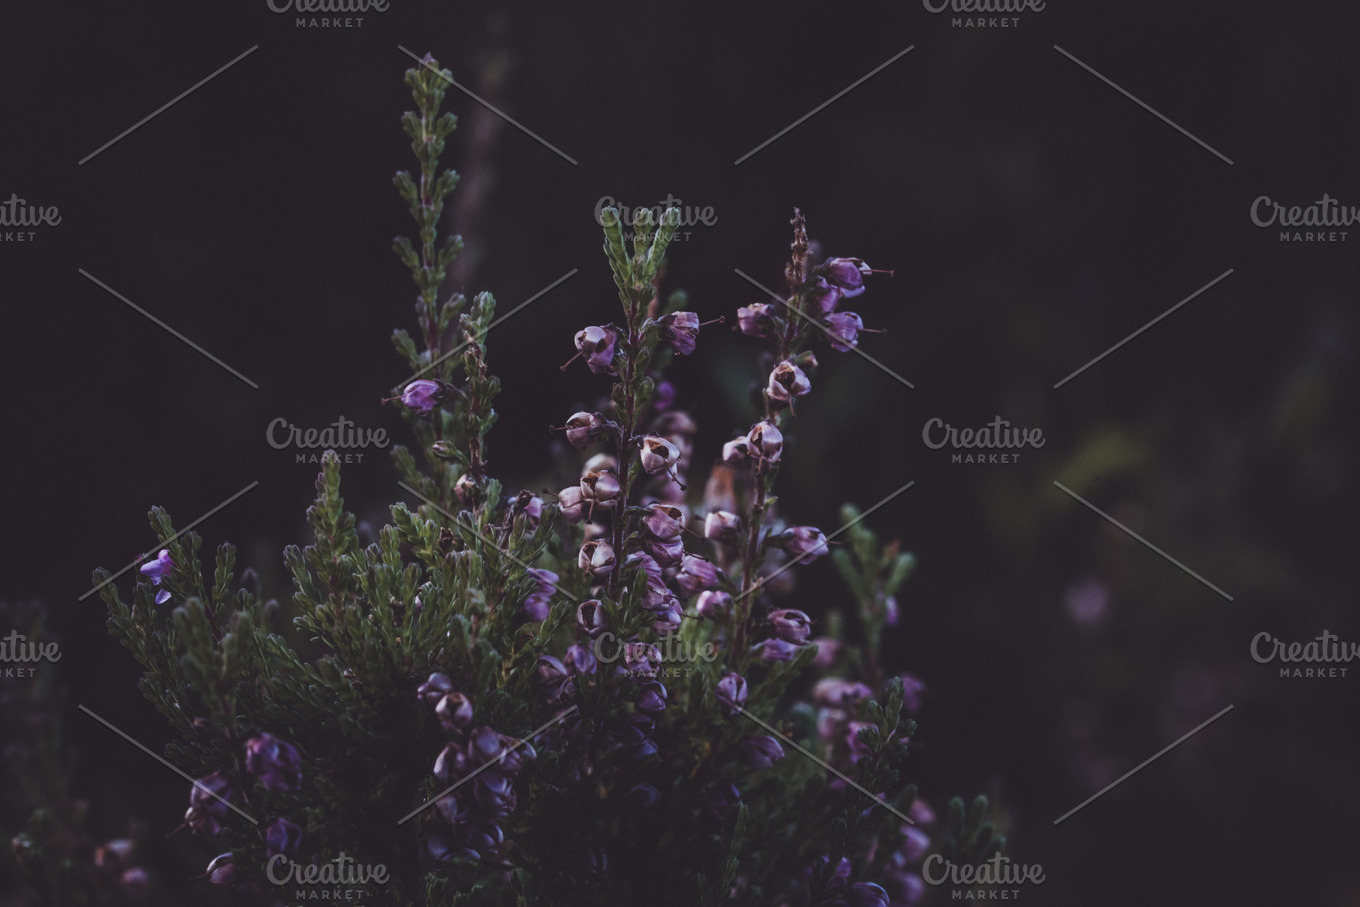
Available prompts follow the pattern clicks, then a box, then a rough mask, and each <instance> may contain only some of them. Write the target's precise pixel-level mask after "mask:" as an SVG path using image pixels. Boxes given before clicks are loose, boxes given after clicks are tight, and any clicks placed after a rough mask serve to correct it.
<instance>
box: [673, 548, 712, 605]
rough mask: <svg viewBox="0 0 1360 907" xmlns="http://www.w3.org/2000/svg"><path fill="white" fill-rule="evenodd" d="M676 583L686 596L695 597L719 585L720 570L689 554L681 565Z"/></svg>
mask: <svg viewBox="0 0 1360 907" xmlns="http://www.w3.org/2000/svg"><path fill="white" fill-rule="evenodd" d="M676 582H677V583H679V584H680V588H681V589H684V590H685V594H687V595H694V594H695V593H697V592H702V591H703V590H705V589H711V588H713V587H714V586H716V585H717V584H718V568H717V567H714V566H713V565H712V564H711V563H709V562H708V561H706V560H704V559H703V558H701V557H695V556H694V555H692V554H687V555H685V559H684V561H683V562H682V563H681V565H680V574H679V576H677V577H676Z"/></svg>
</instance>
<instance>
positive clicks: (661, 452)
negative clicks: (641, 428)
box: [639, 435, 680, 475]
mask: <svg viewBox="0 0 1360 907" xmlns="http://www.w3.org/2000/svg"><path fill="white" fill-rule="evenodd" d="M679 459H680V448H678V447H676V446H675V445H674V444H672V443H671V442H670V441H667V440H666V439H665V438H663V437H661V436H660V435H648V436H647V437H645V438H643V439H642V456H641V457H640V458H639V460H640V461H641V464H642V471H643V472H645V473H647V474H648V475H656V474H657V473H659V472H665V471H667V470H668V469H670V468H671V467H672V466H674V465H675V464H676V462H677V461H679Z"/></svg>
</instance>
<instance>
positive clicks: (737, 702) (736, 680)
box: [717, 674, 747, 718]
mask: <svg viewBox="0 0 1360 907" xmlns="http://www.w3.org/2000/svg"><path fill="white" fill-rule="evenodd" d="M746 693H747V690H746V678H745V677H742V676H741V675H740V674H727V675H725V676H724V677H723V679H722V680H719V681H718V691H717V696H718V705H719V706H721V707H722V710H723V714H724V715H727V716H728V717H729V718H730V717H732V716H733V715H735V714H736V713H737V711H738V710H739V709H741V707H742V706H744V705H746Z"/></svg>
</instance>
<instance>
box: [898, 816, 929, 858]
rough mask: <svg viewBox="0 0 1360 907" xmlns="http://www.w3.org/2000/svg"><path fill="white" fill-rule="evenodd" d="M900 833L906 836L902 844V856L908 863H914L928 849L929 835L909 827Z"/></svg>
mask: <svg viewBox="0 0 1360 907" xmlns="http://www.w3.org/2000/svg"><path fill="white" fill-rule="evenodd" d="M902 833H903V834H904V835H906V836H907V839H906V841H904V842H903V843H902V856H903V857H904V858H905V859H906V861H907V862H908V863H915V862H916V861H917V860H919V859H921V857H923V856H925V855H926V851H927V850H929V849H930V835H928V834H926V833H925V832H923V831H921V829H919V828H916V827H914V826H911V825H908V826H907V827H906V828H904V829H902Z"/></svg>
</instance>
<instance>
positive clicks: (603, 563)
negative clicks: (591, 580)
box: [576, 539, 614, 576]
mask: <svg viewBox="0 0 1360 907" xmlns="http://www.w3.org/2000/svg"><path fill="white" fill-rule="evenodd" d="M576 563H577V565H578V566H579V567H580V568H581V569H582V570H584V571H585V572H587V573H589V574H590V575H591V576H605V575H607V574H609V573H611V572H613V570H614V547H613V546H612V545H610V544H609V543H608V542H606V541H605V540H604V539H594V540H592V541H589V542H586V543H585V544H584V545H582V546H581V553H580V554H579V555H578V556H577V558H576Z"/></svg>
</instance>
